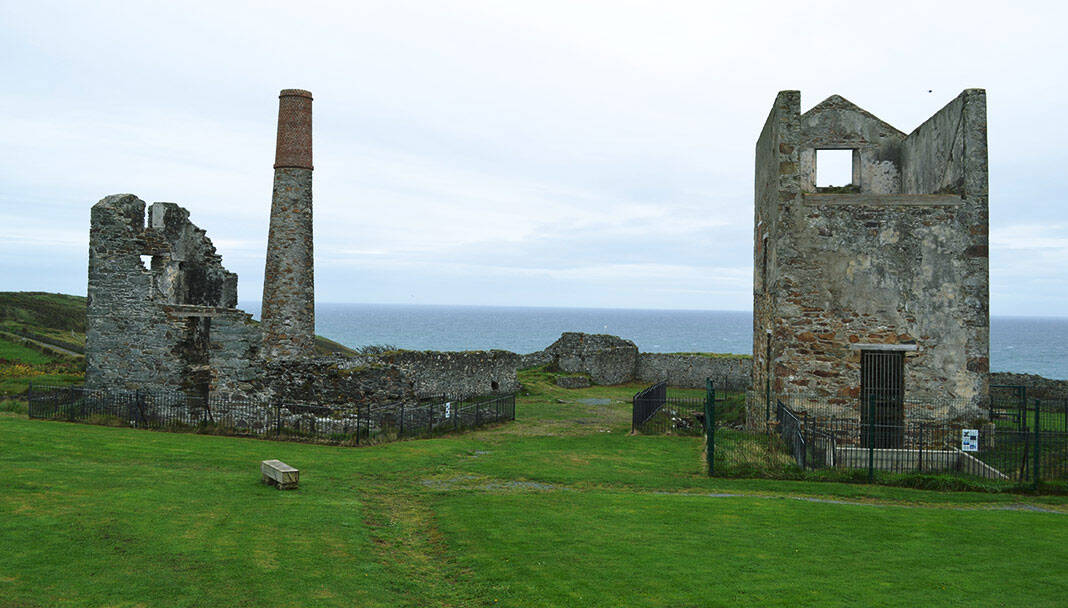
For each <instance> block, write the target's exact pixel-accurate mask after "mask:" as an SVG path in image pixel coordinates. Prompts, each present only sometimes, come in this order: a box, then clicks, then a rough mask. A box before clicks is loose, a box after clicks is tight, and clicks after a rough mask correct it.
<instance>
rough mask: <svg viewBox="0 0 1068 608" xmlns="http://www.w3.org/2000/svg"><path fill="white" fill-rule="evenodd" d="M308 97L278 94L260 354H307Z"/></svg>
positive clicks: (311, 322)
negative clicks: (261, 348)
mask: <svg viewBox="0 0 1068 608" xmlns="http://www.w3.org/2000/svg"><path fill="white" fill-rule="evenodd" d="M312 249H313V248H312V95H311V93H309V92H308V91H304V90H301V89H284V90H283V91H282V92H281V94H280V95H279V96H278V143H277V147H276V149H275V162H274V194H273V197H272V200H271V224H270V232H269V234H268V237H267V264H266V267H265V269H264V274H263V308H262V310H261V313H260V315H261V319H262V322H263V356H265V357H267V358H270V359H274V358H278V359H292V358H302V357H309V356H311V355H312V354H313V351H314V345H315V272H314V256H313V250H312Z"/></svg>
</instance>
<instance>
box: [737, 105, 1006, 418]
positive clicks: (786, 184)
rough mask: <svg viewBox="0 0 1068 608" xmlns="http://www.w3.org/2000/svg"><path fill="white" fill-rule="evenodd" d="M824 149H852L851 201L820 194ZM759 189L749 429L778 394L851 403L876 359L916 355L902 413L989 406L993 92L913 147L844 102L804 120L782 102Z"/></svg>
mask: <svg viewBox="0 0 1068 608" xmlns="http://www.w3.org/2000/svg"><path fill="white" fill-rule="evenodd" d="M820 149H849V150H853V180H852V182H853V183H852V184H850V186H849V187H848V188H843V189H835V190H833V191H830V189H827V191H821V189H819V188H817V187H816V170H817V166H816V158H817V151H818V150H820ZM755 191H756V197H755V214H756V217H755V233H754V275H753V289H754V298H753V309H754V315H753V317H754V318H753V322H754V336H753V380H754V382H753V389H754V390H753V398H752V399H751V405H752V407H751V410H750V422H751V423H754V424H758V423H761V424H762V423H763V420H764V413H765V406H766V402H765V397H766V396H767V395H769V394H770V395H775V394H785V393H794V394H811V395H815V396H817V397H819V398H821V399H824V401H825V402H828V403H840V404H853V405H854V406H855V404H856V402H857V397H858V396H859V394H860V383H861V378H860V361H861V353H862V351H865V350H875V351H881V350H885V351H891V350H896V351H903V352H905V363H904V390H905V399H906V402H907V401H908V400H939V401H949V400H953V401H954V402H955V403H957V404H958V405H960V404H964V405H960V407H965V408H967V407H969V406H968V405H967V404H971V407H975V406H978V405H979V404H981V403H982V402H983V401H984V400H985V399H986V395H987V374H988V367H989V363H988V362H989V354H988V353H989V311H988V300H989V292H988V290H989V287H988V285H989V270H988V237H987V234H988V190H987V141H986V95H985V92H984V91H982V90H980V89H969V90H966V91H964V92H963V93H961V95H960V96H958V97H957V98H956V99H954V100H953V101H952V102H950V103H949V104H948V105H946V106H945V107H944V108H942V110H940V111H939V112H938V113H936V114H935V115H934V116H932V117H931V118H930V119H929V120H927V121H926V122H925V123H923V124H922V125H920V126H919V127H918V128H917V129H916V130H914V131H913V132H912V133H910V134H908V135H905V134H904V133H902V132H900V131H898V130H897V129H895V128H894V127H892V126H890V125H888V124H886V123H885V122H883V121H881V120H879V119H878V118H876V117H875V116H873V115H871V114H869V113H868V112H866V111H864V110H862V109H861V108H858V107H857V106H855V105H853V104H852V103H850V102H849V101H847V100H845V99H843V98H841V97H839V96H837V95H836V96H832V97H830V98H828V99H827V100H825V101H823V102H822V103H820V104H819V105H817V106H816V107H814V108H812V109H811V110H809V111H808V112H805V113H804V114H802V113H801V111H800V93H799V92H797V91H783V92H781V93H779V95H778V97H777V98H776V100H775V104H774V106H773V107H772V110H771V113H770V114H769V116H768V120H767V122H766V123H765V125H764V129H763V131H762V133H761V134H760V138H759V139H758V141H757V145H756V181H755ZM906 407H907V406H906ZM906 415H908V412H906Z"/></svg>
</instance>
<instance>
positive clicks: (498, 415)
mask: <svg viewBox="0 0 1068 608" xmlns="http://www.w3.org/2000/svg"><path fill="white" fill-rule="evenodd" d="M27 399H28V400H29V417H30V418H38V419H46V420H65V421H69V422H84V423H89V424H100V425H107V426H129V427H135V428H147V429H159V430H169V431H189V432H199V433H211V434H219V435H250V436H257V437H262V438H265V439H283V440H294V441H315V442H324V443H335V444H343V445H360V444H362V443H377V442H382V441H392V440H396V439H401V438H405V437H422V436H428V435H433V434H439V433H447V432H454V431H459V430H462V429H470V428H476V427H480V426H484V425H487V424H492V423H496V422H504V421H509V420H515V395H514V394H506V395H498V396H489V397H480V398H469V399H447V398H444V397H442V398H439V399H434V400H429V401H425V402H420V403H404V402H397V403H389V404H379V405H373V406H372V405H360V404H353V405H351V406H349V407H338V406H325V405H321V404H314V403H302V402H292V401H284V402H272V403H268V402H264V401H257V400H240V399H232V398H229V397H226V396H223V395H215V394H213V395H211V396H210V397H209V398H208V399H207V400H204V399H202V398H199V397H193V396H189V395H185V394H183V393H175V392H165V391H147V390H137V391H129V390H117V389H88V388H84V387H63V388H59V387H42V386H31V387H30V390H29V392H28V393H27Z"/></svg>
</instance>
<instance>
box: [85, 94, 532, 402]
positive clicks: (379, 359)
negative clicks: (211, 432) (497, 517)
mask: <svg viewBox="0 0 1068 608" xmlns="http://www.w3.org/2000/svg"><path fill="white" fill-rule="evenodd" d="M311 104H312V96H311V93H309V92H307V91H304V90H301V89H285V90H283V91H282V92H281V94H280V95H279V111H278V138H277V147H276V151H275V167H274V190H273V197H272V205H271V221H270V232H269V235H268V243H267V255H266V264H265V272H264V289H263V311H262V312H263V315H262V316H263V322H262V324H258V323H256V322H255V321H253V319H252V317H251V316H250V315H249V314H247V313H245V312H243V311H241V310H238V309H237V308H236V306H237V275H236V274H234V273H232V272H229V271H227V270H226V269H225V268H224V267H223V266H222V259H221V257H220V256H219V255H218V254H217V253H216V250H215V247H214V246H213V245H212V242H211V240H210V239H208V238H207V237H206V236H205V232H204V230H201V229H200V228H198V227H197V226H195V225H194V224H193V223H191V222H190V221H189V212H188V211H186V210H185V209H183V208H181V207H179V206H178V205H175V204H174V203H155V204H153V205H151V206H148V207H147V218H146V204H145V202H144V201H142V200H141V199H139V198H137V197H136V196H134V195H132V194H117V195H113V196H108V197H105V198H104V199H102V200H101V201H100V202H98V203H97V204H96V205H94V206H93V209H92V214H91V222H90V237H89V288H88V296H89V297H88V303H87V311H86V314H87V324H88V327H87V331H86V346H85V353H86V385H87V386H88V387H89V388H99V389H104V388H110V389H129V390H139V389H147V390H151V391H165V392H173V393H178V394H181V395H185V396H187V397H192V398H194V399H198V400H199V403H206V402H207V400H208V396H209V395H210V394H212V393H217V394H222V395H225V396H229V397H235V398H238V399H243V398H250V399H267V400H272V399H273V400H284V401H287V402H289V401H291V402H316V403H320V404H330V405H340V406H345V407H350V406H353V405H391V406H398V405H400V404H403V403H411V402H415V401H418V400H419V399H420V398H430V397H439V396H442V395H448V396H449V397H450V398H457V399H462V398H468V397H473V396H479V395H486V394H489V393H492V392H514V391H515V390H517V389H518V382H517V380H516V365H517V364H518V361H519V357H518V355H515V354H513V353H508V352H504V351H468V352H462V353H439V352H411V351H398V352H390V353H384V354H381V355H378V356H337V355H335V356H317V355H316V353H315V350H314V345H315V281H314V271H313V255H312V251H313V245H312V112H311ZM146 220H147V221H146ZM197 402H198V401H190V403H197Z"/></svg>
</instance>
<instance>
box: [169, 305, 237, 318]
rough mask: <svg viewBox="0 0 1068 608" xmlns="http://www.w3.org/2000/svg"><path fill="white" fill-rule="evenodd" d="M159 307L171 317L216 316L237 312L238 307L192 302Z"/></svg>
mask: <svg viewBox="0 0 1068 608" xmlns="http://www.w3.org/2000/svg"><path fill="white" fill-rule="evenodd" d="M161 308H162V309H163V311H164V312H166V313H167V314H168V315H169V316H172V317H217V316H219V315H223V314H226V313H232V312H238V309H236V308H222V307H220V306H194V305H192V304H171V305H167V306H161Z"/></svg>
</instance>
